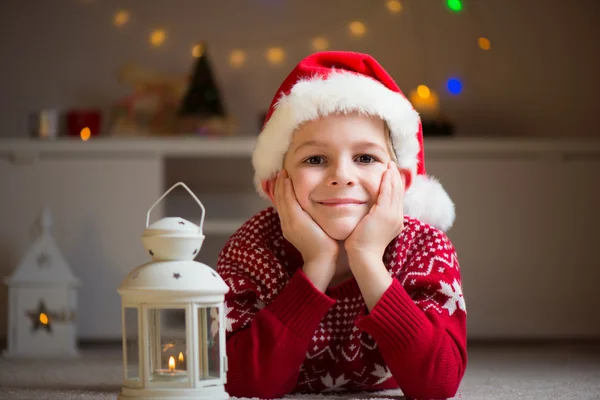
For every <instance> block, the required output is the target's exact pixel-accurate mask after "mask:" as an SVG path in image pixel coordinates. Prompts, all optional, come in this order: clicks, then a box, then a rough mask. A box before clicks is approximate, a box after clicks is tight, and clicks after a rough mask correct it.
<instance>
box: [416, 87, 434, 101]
mask: <svg viewBox="0 0 600 400" xmlns="http://www.w3.org/2000/svg"><path fill="white" fill-rule="evenodd" d="M417 94H418V95H419V97H420V98H422V99H428V98H429V96H431V90H429V88H428V87H427V86H426V85H419V86H417Z"/></svg>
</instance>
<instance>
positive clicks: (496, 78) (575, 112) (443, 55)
mask: <svg viewBox="0 0 600 400" xmlns="http://www.w3.org/2000/svg"><path fill="white" fill-rule="evenodd" d="M401 3H402V5H403V8H402V11H401V12H400V13H398V14H393V13H391V12H389V11H388V9H387V8H386V2H385V0H352V1H348V0H326V1H323V0H202V1H198V0H170V1H163V0H144V1H141V0H137V1H134V0H119V1H118V0H46V1H39V0H4V1H3V2H2V5H1V6H0V8H1V11H0V48H1V49H2V51H3V53H4V54H3V57H2V61H3V62H2V63H1V66H0V90H1V93H2V95H1V96H0V137H8V136H10V137H15V136H17V137H20V136H25V135H27V116H28V114H29V113H30V112H31V111H32V110H37V109H44V108H56V109H59V110H66V109H69V108H73V107H100V108H102V109H105V110H108V109H109V108H110V105H111V104H113V103H114V102H115V101H116V100H117V99H119V98H120V97H122V96H124V95H126V94H128V93H130V92H131V88H129V87H127V86H125V85H122V84H120V83H119V81H118V79H117V71H118V69H119V68H120V67H122V66H123V65H125V64H126V63H128V62H133V63H135V64H137V65H138V66H139V67H141V68H144V69H148V70H150V71H155V72H159V73H164V74H170V75H172V76H185V75H186V74H188V73H189V72H190V69H191V67H192V65H193V60H194V59H193V58H192V56H191V48H192V46H193V44H194V43H195V42H197V41H198V40H206V41H208V44H209V48H208V50H209V55H210V58H211V60H212V64H213V67H214V73H215V75H216V77H217V79H218V82H219V85H220V88H221V94H222V96H223V99H224V101H225V104H226V107H227V109H228V111H229V112H230V113H231V114H232V115H233V116H234V117H235V118H236V120H237V124H238V132H239V133H240V134H250V135H252V134H255V133H256V131H257V129H258V119H259V115H260V114H261V112H263V111H264V110H265V109H266V108H267V107H268V105H269V102H270V101H271V97H272V96H273V93H274V92H275V90H276V89H277V87H278V85H279V84H280V83H281V81H282V80H283V78H284V77H285V75H286V74H287V73H288V72H289V70H290V69H291V68H292V67H293V66H294V65H295V64H296V63H297V62H298V61H299V60H300V59H301V58H302V57H304V56H306V55H307V54H309V53H310V52H312V49H311V41H312V39H313V38H314V37H316V36H323V37H325V38H326V39H328V41H329V44H330V48H331V49H338V50H355V51H361V52H368V53H370V54H372V55H373V56H375V57H376V58H377V59H378V61H379V62H380V63H381V64H382V65H383V66H384V67H385V68H386V69H387V70H388V71H389V72H390V74H391V75H392V76H393V77H394V78H395V79H396V80H397V82H398V84H399V85H400V87H401V88H403V90H404V91H405V92H408V91H410V90H411V89H413V88H415V87H416V86H417V85H418V84H427V85H429V86H430V87H431V88H432V89H434V90H437V91H438V92H439V95H440V101H441V105H442V109H443V111H444V113H446V114H447V115H448V116H449V117H450V118H451V119H452V120H453V121H454V122H455V124H456V126H457V134H458V135H462V136H567V137H573V136H600V131H599V130H598V129H597V122H596V120H597V115H596V113H595V111H596V110H597V109H598V105H599V102H598V100H597V94H598V89H600V77H599V74H598V73H597V71H600V56H599V55H598V54H599V51H598V50H599V48H600V46H599V45H598V42H597V38H598V37H600V32H599V31H600V2H598V1H596V0H573V1H571V2H565V1H559V0H527V1H523V0H485V1H474V0H471V1H469V0H464V1H463V4H464V9H463V11H462V12H460V13H452V12H450V11H449V10H448V9H447V8H446V6H445V1H443V0H418V1H417V0H402V1H401ZM121 9H125V10H128V11H129V16H130V18H129V22H128V23H127V24H125V25H124V26H122V27H116V26H114V24H113V19H114V15H115V13H116V12H117V11H118V10H121ZM353 20H359V21H361V22H363V23H364V24H365V26H366V34H365V35H364V36H363V37H361V38H355V37H352V36H351V35H350V34H349V30H348V23H349V22H351V21H353ZM159 27H161V28H164V29H165V31H166V34H167V37H166V41H165V42H164V44H163V45H162V46H161V47H158V48H154V47H152V46H150V44H149V40H148V37H149V34H150V32H151V31H152V30H153V29H155V28H159ZM479 36H485V37H488V38H489V39H490V40H491V45H492V48H491V50H489V51H483V50H480V49H479V48H478V46H477V38H478V37H479ZM270 46H280V47H281V48H282V49H283V50H284V51H285V54H286V57H285V61H284V62H283V63H281V64H280V65H278V66H272V65H270V64H269V63H268V62H267V61H266V59H265V51H266V49H267V48H268V47H270ZM233 49H242V50H244V51H246V52H247V61H246V63H245V65H244V66H243V67H242V68H238V69H236V68H232V67H231V66H230V65H229V64H228V55H229V53H230V51H231V50H233ZM451 76H458V77H460V78H461V79H462V81H463V85H464V89H463V93H462V94H460V95H459V96H453V95H450V94H449V93H448V92H447V91H446V89H445V82H446V80H447V79H448V78H449V77H451Z"/></svg>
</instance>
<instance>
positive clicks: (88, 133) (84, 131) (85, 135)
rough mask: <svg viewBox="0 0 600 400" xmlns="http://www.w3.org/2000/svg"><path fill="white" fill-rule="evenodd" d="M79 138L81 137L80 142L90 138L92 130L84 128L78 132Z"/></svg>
mask: <svg viewBox="0 0 600 400" xmlns="http://www.w3.org/2000/svg"><path fill="white" fill-rule="evenodd" d="M79 136H81V140H83V141H86V140H88V139H89V138H90V137H91V136H92V130H91V129H90V128H88V127H87V126H86V127H85V128H83V129H82V130H81V132H79Z"/></svg>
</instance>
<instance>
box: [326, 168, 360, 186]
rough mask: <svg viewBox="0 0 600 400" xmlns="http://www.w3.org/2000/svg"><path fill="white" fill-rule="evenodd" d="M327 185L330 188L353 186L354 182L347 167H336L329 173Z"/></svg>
mask: <svg viewBox="0 0 600 400" xmlns="http://www.w3.org/2000/svg"><path fill="white" fill-rule="evenodd" d="M328 183H329V185H331V186H353V185H354V184H355V183H356V181H355V179H354V178H353V177H352V174H351V173H350V171H349V168H348V166H346V165H336V166H335V167H334V168H333V171H332V172H331V175H330V177H329V182H328Z"/></svg>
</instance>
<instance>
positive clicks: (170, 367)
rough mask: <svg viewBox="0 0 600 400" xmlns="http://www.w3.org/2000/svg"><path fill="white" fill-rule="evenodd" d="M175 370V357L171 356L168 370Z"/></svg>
mask: <svg viewBox="0 0 600 400" xmlns="http://www.w3.org/2000/svg"><path fill="white" fill-rule="evenodd" d="M173 371H175V358H174V357H173V356H171V357H170V358H169V372H173Z"/></svg>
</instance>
